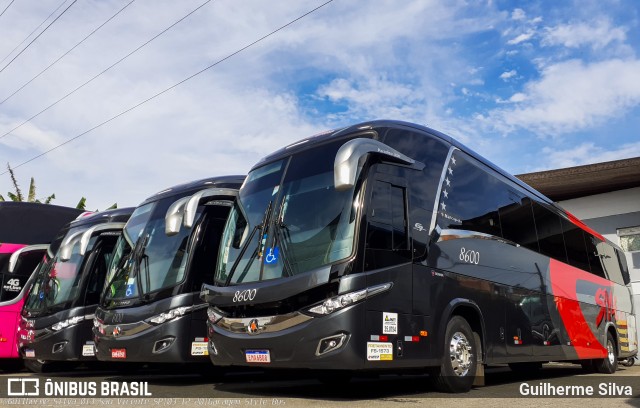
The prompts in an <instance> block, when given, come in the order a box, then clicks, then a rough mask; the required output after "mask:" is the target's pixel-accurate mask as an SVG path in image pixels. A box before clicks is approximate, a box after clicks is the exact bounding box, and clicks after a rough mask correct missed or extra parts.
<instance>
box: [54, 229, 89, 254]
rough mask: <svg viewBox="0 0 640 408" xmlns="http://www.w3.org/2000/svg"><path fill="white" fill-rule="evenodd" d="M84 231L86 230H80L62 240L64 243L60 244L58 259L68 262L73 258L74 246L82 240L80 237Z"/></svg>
mask: <svg viewBox="0 0 640 408" xmlns="http://www.w3.org/2000/svg"><path fill="white" fill-rule="evenodd" d="M83 233H84V231H78V232H76V233H75V234H73V235H71V236H69V237H67V238H66V239H65V240H64V241H63V242H62V245H60V249H59V250H58V259H60V260H61V261H62V262H67V261H68V260H69V259H71V253H72V251H73V247H74V246H75V245H76V243H77V242H78V241H79V240H80V237H81V236H82V234H83Z"/></svg>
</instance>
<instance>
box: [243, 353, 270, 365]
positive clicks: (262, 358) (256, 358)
mask: <svg viewBox="0 0 640 408" xmlns="http://www.w3.org/2000/svg"><path fill="white" fill-rule="evenodd" d="M245 357H246V359H247V363H270V362H271V354H270V353H269V350H247V351H245Z"/></svg>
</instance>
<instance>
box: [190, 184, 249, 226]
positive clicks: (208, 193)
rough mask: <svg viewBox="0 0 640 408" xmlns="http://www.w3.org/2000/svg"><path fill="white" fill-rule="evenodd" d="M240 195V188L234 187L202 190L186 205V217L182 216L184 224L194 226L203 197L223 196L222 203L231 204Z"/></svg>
mask: <svg viewBox="0 0 640 408" xmlns="http://www.w3.org/2000/svg"><path fill="white" fill-rule="evenodd" d="M237 196H238V190H236V189H233V188H208V189H206V190H201V191H198V192H197V193H195V194H194V195H192V196H191V197H189V201H187V204H186V205H185V207H184V217H183V218H182V225H184V226H185V227H186V228H192V227H193V224H195V221H196V213H197V212H198V205H199V204H200V201H201V200H202V199H203V198H211V199H213V198H215V197H218V198H221V199H222V200H223V202H222V203H220V204H221V205H229V204H231V203H233V201H234V200H235V199H236V197H237Z"/></svg>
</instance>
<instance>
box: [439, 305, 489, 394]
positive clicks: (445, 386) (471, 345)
mask: <svg viewBox="0 0 640 408" xmlns="http://www.w3.org/2000/svg"><path fill="white" fill-rule="evenodd" d="M475 339H476V337H475V335H474V333H473V331H472V330H471V326H469V323H467V321H466V320H465V319H464V318H463V317H461V316H453V317H452V318H451V319H450V320H449V322H448V323H447V329H446V330H445V335H444V344H443V350H442V351H443V356H442V363H441V364H440V367H439V368H437V369H435V370H433V371H432V372H431V373H430V376H431V377H432V381H433V384H434V385H435V387H436V388H437V389H438V390H440V391H443V392H450V393H460V392H468V391H469V390H470V389H471V386H472V385H473V381H474V379H475V375H476V369H477V365H478V356H477V355H476V354H477V352H479V350H476V349H477V346H476V340H475Z"/></svg>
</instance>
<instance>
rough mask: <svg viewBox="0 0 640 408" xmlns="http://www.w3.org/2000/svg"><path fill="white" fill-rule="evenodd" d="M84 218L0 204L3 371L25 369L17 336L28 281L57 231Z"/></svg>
mask: <svg viewBox="0 0 640 408" xmlns="http://www.w3.org/2000/svg"><path fill="white" fill-rule="evenodd" d="M81 214H82V211H81V210H77V209H75V208H68V207H60V206H57V205H50V204H38V203H22V202H0V370H3V371H10V370H15V369H16V368H19V367H21V366H22V360H21V359H20V358H19V357H20V356H19V354H18V349H17V345H16V338H15V335H16V331H17V327H18V323H19V320H20V311H21V309H22V305H23V303H24V298H25V297H26V295H27V293H28V288H29V284H30V282H29V280H30V279H31V278H32V276H33V271H34V269H35V268H36V266H38V263H39V262H40V261H41V260H42V258H43V256H44V255H45V253H46V251H47V247H48V245H49V243H50V242H51V241H52V239H53V238H54V237H55V235H56V233H57V232H58V230H60V229H61V228H62V227H63V226H64V225H65V224H67V223H69V221H71V220H73V219H74V218H77V217H78V216H79V215H81Z"/></svg>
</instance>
